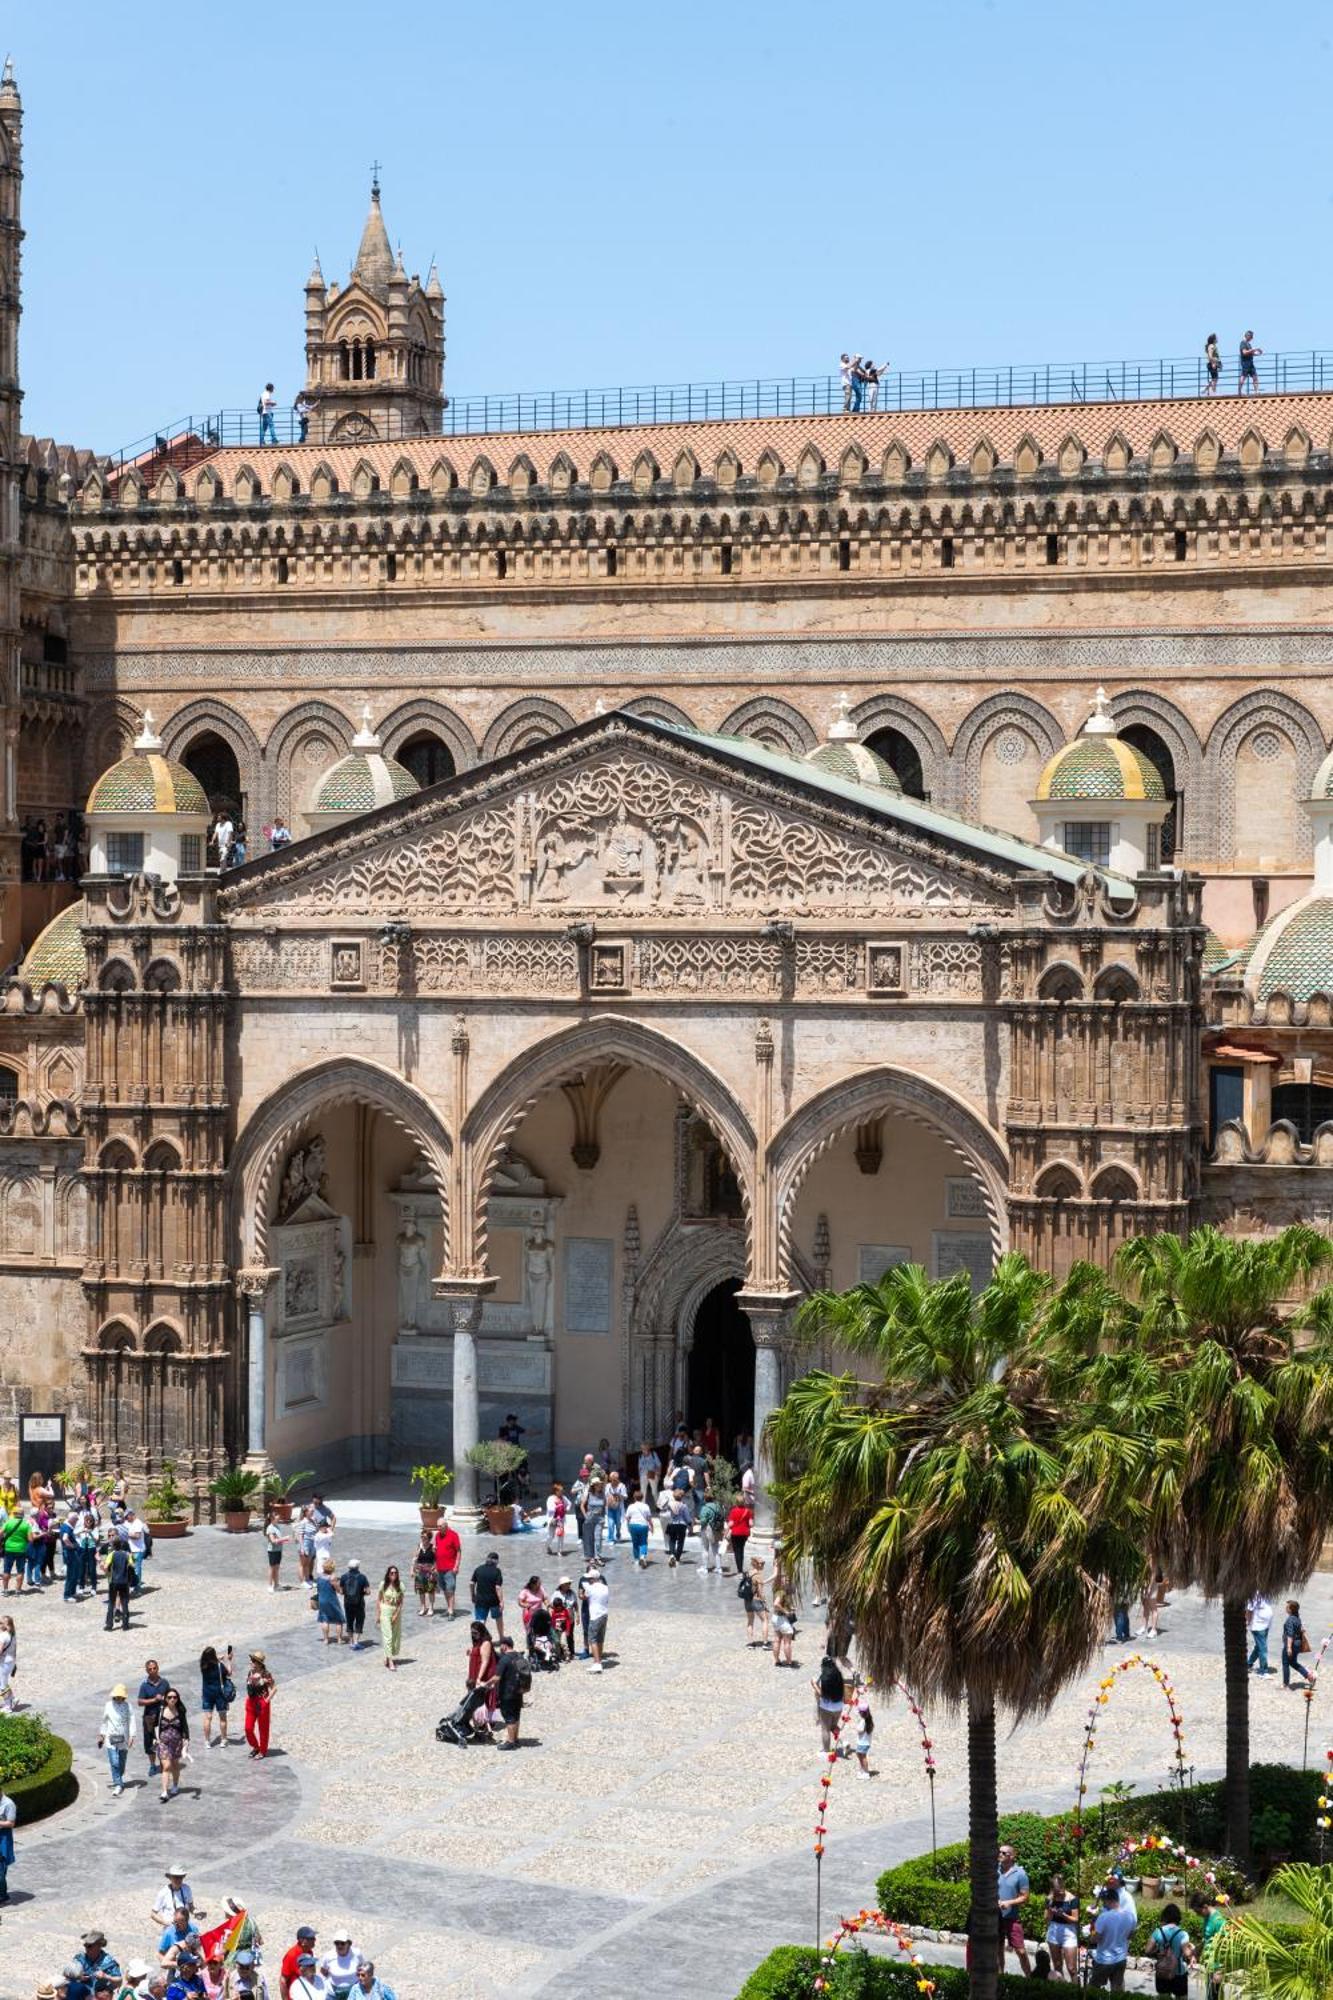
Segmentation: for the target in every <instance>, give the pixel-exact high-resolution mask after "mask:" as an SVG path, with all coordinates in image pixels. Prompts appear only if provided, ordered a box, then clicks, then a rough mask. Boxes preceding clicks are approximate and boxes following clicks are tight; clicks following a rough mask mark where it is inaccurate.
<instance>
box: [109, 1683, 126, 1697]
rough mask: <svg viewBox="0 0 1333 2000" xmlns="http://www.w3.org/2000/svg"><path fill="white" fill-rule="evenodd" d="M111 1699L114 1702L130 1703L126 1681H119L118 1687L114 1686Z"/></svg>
mask: <svg viewBox="0 0 1333 2000" xmlns="http://www.w3.org/2000/svg"><path fill="white" fill-rule="evenodd" d="M111 1699H112V1701H128V1700H129V1692H128V1690H127V1689H126V1686H125V1683H124V1681H117V1682H116V1685H115V1686H114V1687H113V1688H112V1690H111Z"/></svg>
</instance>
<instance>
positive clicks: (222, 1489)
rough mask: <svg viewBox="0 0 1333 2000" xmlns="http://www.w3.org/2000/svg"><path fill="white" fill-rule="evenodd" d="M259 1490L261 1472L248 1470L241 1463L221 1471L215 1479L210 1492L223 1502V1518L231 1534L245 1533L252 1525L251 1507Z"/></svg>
mask: <svg viewBox="0 0 1333 2000" xmlns="http://www.w3.org/2000/svg"><path fill="white" fill-rule="evenodd" d="M258 1491H259V1474H258V1473H257V1472H247V1471H246V1470H245V1469H244V1468H243V1467H242V1466H239V1465H233V1466H230V1467H229V1468H228V1469H227V1471H226V1472H220V1473H219V1474H218V1476H217V1478H216V1479H215V1480H214V1481H213V1484H212V1485H211V1486H210V1488H209V1492H210V1493H211V1494H212V1495H213V1497H214V1499H215V1500H220V1501H221V1502H222V1518H223V1520H224V1521H225V1523H226V1527H227V1533H228V1534H229V1535H243V1534H244V1533H245V1532H246V1529H247V1528H248V1527H249V1526H250V1509H251V1507H252V1506H253V1505H254V1498H255V1495H256V1493H258Z"/></svg>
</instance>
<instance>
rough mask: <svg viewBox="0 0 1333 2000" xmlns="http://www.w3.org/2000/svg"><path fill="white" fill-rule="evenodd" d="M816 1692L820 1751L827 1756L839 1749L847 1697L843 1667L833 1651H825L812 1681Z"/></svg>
mask: <svg viewBox="0 0 1333 2000" xmlns="http://www.w3.org/2000/svg"><path fill="white" fill-rule="evenodd" d="M810 1685H811V1687H812V1688H813V1689H814V1693H815V1716H816V1719H817V1720H818V1723H819V1751H820V1755H821V1756H822V1757H827V1756H828V1755H829V1753H830V1752H831V1751H838V1754H839V1755H841V1751H840V1750H839V1745H838V1729H839V1726H840V1724H841V1722H842V1708H843V1703H844V1702H845V1701H846V1699H847V1683H846V1681H845V1680H844V1679H843V1677H842V1668H841V1667H840V1666H839V1665H838V1663H837V1661H836V1660H835V1659H834V1658H833V1655H832V1654H831V1653H825V1655H824V1657H823V1659H822V1660H821V1661H820V1663H819V1672H818V1674H817V1675H816V1677H815V1679H814V1680H812V1681H811V1683H810Z"/></svg>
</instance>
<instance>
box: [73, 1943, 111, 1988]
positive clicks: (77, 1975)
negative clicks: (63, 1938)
mask: <svg viewBox="0 0 1333 2000" xmlns="http://www.w3.org/2000/svg"><path fill="white" fill-rule="evenodd" d="M81 1942H82V1943H84V1944H105V1943H106V1932H105V1931H85V1932H84V1934H83V1937H82V1940H81ZM80 1976H81V1975H80V1974H78V1973H76V1974H75V1978H76V1979H77V1978H79V1977H80Z"/></svg>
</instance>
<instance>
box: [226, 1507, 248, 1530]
mask: <svg viewBox="0 0 1333 2000" xmlns="http://www.w3.org/2000/svg"><path fill="white" fill-rule="evenodd" d="M222 1518H223V1520H224V1522H225V1523H226V1527H227V1533H228V1534H229V1535H243V1534H245V1533H246V1531H247V1530H248V1528H249V1526H250V1509H249V1508H248V1507H239V1508H231V1507H228V1508H225V1509H224V1511H223V1515H222Z"/></svg>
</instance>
